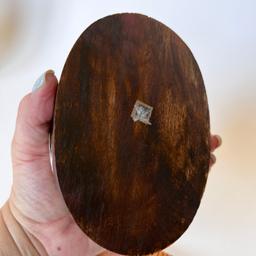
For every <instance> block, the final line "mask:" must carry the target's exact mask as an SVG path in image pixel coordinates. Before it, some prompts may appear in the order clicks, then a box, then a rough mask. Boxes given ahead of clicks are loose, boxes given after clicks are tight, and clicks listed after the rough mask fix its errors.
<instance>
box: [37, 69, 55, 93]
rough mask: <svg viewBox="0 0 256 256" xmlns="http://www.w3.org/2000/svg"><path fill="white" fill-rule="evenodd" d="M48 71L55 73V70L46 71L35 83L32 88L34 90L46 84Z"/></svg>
mask: <svg viewBox="0 0 256 256" xmlns="http://www.w3.org/2000/svg"><path fill="white" fill-rule="evenodd" d="M48 73H52V74H54V71H53V70H47V71H46V72H44V73H43V74H42V75H41V76H40V77H39V78H38V79H37V80H36V81H35V83H34V85H33V88H32V92H34V91H36V90H38V89H39V88H41V87H42V86H43V85H44V84H45V77H46V75H47V74H48Z"/></svg>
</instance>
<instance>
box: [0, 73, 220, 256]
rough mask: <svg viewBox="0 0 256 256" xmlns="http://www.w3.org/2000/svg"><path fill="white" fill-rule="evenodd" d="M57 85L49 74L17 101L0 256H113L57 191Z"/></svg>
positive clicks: (214, 139) (0, 218)
mask: <svg viewBox="0 0 256 256" xmlns="http://www.w3.org/2000/svg"><path fill="white" fill-rule="evenodd" d="M57 84H58V81H57V78H56V77H55V75H54V74H53V73H50V72H48V73H46V76H45V82H44V84H43V86H41V87H40V88H39V89H37V90H36V91H34V92H33V93H32V92H31V93H29V94H27V95H26V96H25V97H24V98H23V99H22V100H21V102H20V105H19V109H18V115H17V120H16V128H15V133H14V136H13V140H12V151H11V154H12V167H13V185H12V189H11V194H10V197H9V199H8V200H7V202H6V203H5V204H4V206H3V207H2V208H1V212H0V213H1V214H0V255H4V256H6V255H8V256H16V255H17V256H19V255H22V256H23V255H26V256H27V255H33V256H36V255H42V256H44V255H51V256H72V255H76V256H82V255H83V256H84V255H88V256H94V255H108V256H111V255H117V254H114V253H112V252H108V251H106V250H105V249H103V248H102V247H100V246H98V245H97V244H95V243H94V242H93V241H92V240H90V239H89V237H88V236H86V235H85V234H84V233H83V232H82V230H81V229H80V228H79V227H78V225H77V224H76V223H75V221H74V219H73V218H72V216H71V214H70V212H69V210H68V208H67V206H66V205H65V202H64V200H63V197H62V194H61V192H60V190H59V189H58V182H57V178H56V175H54V172H53V171H52V167H51V163H50V157H49V153H50V152H49V131H50V122H51V120H52V118H53V108H54V99H55V95H56V88H57ZM210 144H211V151H212V154H211V161H210V163H209V165H210V167H211V166H212V165H213V164H214V163H215V162H216V158H215V156H214V155H213V151H214V150H215V149H216V148H217V147H219V146H220V145H221V139H220V137H219V136H217V135H212V136H211V137H210Z"/></svg>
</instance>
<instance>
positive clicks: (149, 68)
mask: <svg viewBox="0 0 256 256" xmlns="http://www.w3.org/2000/svg"><path fill="white" fill-rule="evenodd" d="M136 100H139V101H142V102H143V103H145V104H147V105H150V106H152V107H153V110H152V115H151V118H150V122H151V125H150V124H146V123H143V122H140V121H136V122H134V120H133V119H132V118H131V112H132V110H133V107H134V104H135V102H136ZM209 135H210V134H209V113H208V104H207V97H206V92H205V88H204V83H203V79H202V76H201V73H200V70H199V67H198V65H197V63H196V61H195V59H194V57H193V55H192V53H191V51H190V50H189V48H188V47H187V46H186V45H185V43H184V42H183V41H182V40H181V39H180V38H179V37H178V36H177V35H176V34H175V33H174V32H173V31H172V30H171V29H169V28H168V27H166V26H165V25H163V24H162V23H160V22H158V21H156V20H154V19H152V18H149V17H146V16H143V15H139V14H117V15H112V16H108V17H106V18H103V19H101V20H98V21H97V22H95V23H93V24H92V25H91V26H90V27H89V28H87V29H86V30H85V31H84V32H83V33H82V35H81V36H80V37H79V39H78V40H77V42H76V44H75V45H74V47H73V49H72V50H71V52H70V54H69V56H68V59H67V61H66V64H65V66H64V69H63V72H62V75H61V79H60V84H59V87H58V91H57V98H56V105H55V115H54V128H53V138H52V146H53V148H54V152H55V153H54V156H55V159H54V162H55V166H56V167H55V168H56V170H57V174H58V178H59V183H60V188H61V191H62V192H63V195H64V199H65V201H66V203H67V205H68V207H69V209H70V211H71V213H72V215H73V216H74V218H75V220H76V221H77V223H78V225H79V226H80V227H81V229H82V230H83V231H84V232H85V233H86V234H87V235H88V236H89V237H90V238H92V239H93V240H94V241H96V242H97V243H98V244H99V245H101V246H103V247H105V248H107V249H109V250H111V251H114V252H117V253H120V254H128V255H144V254H150V253H154V252H157V251H160V250H161V249H163V248H165V247H167V246H168V245H170V244H172V243H173V242H174V241H176V240H177V239H178V238H179V237H180V236H181V235H182V234H183V233H184V232H185V230H186V229H187V228H188V226H189V224H190V223H191V221H192V219H193V217H194V215H195V213H196V211H197V209H198V207H199V204H200V201H201V197H202V194H203V191H204V188H205V184H206V180H207V174H208V166H209V159H210V150H209Z"/></svg>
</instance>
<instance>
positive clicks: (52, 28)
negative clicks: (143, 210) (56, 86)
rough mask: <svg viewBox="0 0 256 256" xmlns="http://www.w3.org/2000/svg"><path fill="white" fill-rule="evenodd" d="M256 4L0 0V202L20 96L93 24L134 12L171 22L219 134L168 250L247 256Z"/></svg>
mask: <svg viewBox="0 0 256 256" xmlns="http://www.w3.org/2000/svg"><path fill="white" fill-rule="evenodd" d="M255 11H256V2H255V1H253V0H251V1H250V0H244V1H237V0H233V1H231V0H226V1H221V0H216V1H210V0H208V1H203V0H195V1H189V0H187V1H185V0H183V1H182V0H180V1H173V0H170V1H167V0H166V1H164V0H158V1H153V0H147V1H146V0H144V1H143V0H137V1H135V0H130V1H117V0H116V1H114V0H109V1H99V0H95V1H82V0H76V1H73V2H72V3H71V1H61V0H44V1H33V0H23V1H22V0H0V117H1V121H0V142H1V143H0V155H1V161H0V175H1V176H0V177H1V178H0V204H3V203H4V201H5V200H6V199H7V198H8V195H9V192H10V187H11V180H12V177H11V158H10V144H11V139H12V135H13V132H14V127H15V118H16V112H17V107H18V103H19V101H20V99H21V98H22V97H23V95H25V94H26V93H28V92H29V91H30V90H31V88H32V85H33V82H34V80H35V79H36V78H37V77H38V76H39V75H40V74H41V73H42V72H43V71H45V70H46V69H48V68H52V69H54V70H55V71H56V74H57V76H58V77H59V76H60V74H61V70H62V67H63V65H64V63H65V60H66V57H67V55H68V53H69V51H70V49H71V47H72V46H73V44H74V43H75V41H76V39H77V38H78V37H79V35H80V34H81V33H82V32H83V30H84V29H86V28H87V27H88V26H89V25H90V24H91V23H92V22H94V21H96V20H97V19H99V18H102V17H104V16H107V15H109V14H113V13H119V12H139V13H143V14H146V15H149V16H151V17H153V18H155V19H158V20H160V21H162V22H163V23H164V24H166V25H167V26H169V27H171V28H172V29H173V30H174V31H176V32H177V33H178V35H179V36H181V38H182V39H183V40H184V41H185V42H186V43H187V45H188V46H189V47H190V48H191V50H192V52H193V53H194V56H195V58H196V59H197V61H198V63H199V66H200V68H201V71H202V74H203V77H204V80H205V85H206V89H207V94H208V100H209V106H210V114H211V127H212V132H213V133H219V134H221V135H222V137H223V141H224V143H223V146H222V148H221V149H219V150H217V152H216V156H217V164H216V166H214V168H213V169H212V172H211V174H210V175H209V180H208V183H207V187H206V191H205V194H204V197H203V200H202V204H201V206H200V208H199V210H198V213H197V215H196V217H195V219H194V221H193V223H192V225H191V226H190V227H189V229H188V230H187V232H186V233H185V234H184V235H183V236H182V237H181V238H180V239H179V240H178V241H177V242H176V243H175V244H174V245H172V246H171V247H169V248H168V249H167V251H168V252H170V253H172V254H173V255H174V256H188V255H189V256H191V255H192V256H206V255H207V256H216V255H219V256H222V255H223V256H224V255H225V256H226V255H232V256H238V255H239V256H240V255H243V256H247V255H248V256H251V255H254V254H255V249H256V245H255V242H254V241H255V237H256V199H255V195H256V167H255V162H254V160H255V153H256V150H255V149H256V114H255V113H256V75H255V68H256V64H255V60H256V47H255V45H256V29H255V24H256V15H255ZM159 217H160V218H161V216H159Z"/></svg>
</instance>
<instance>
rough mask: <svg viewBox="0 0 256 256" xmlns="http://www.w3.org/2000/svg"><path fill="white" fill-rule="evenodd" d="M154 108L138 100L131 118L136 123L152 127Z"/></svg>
mask: <svg viewBox="0 0 256 256" xmlns="http://www.w3.org/2000/svg"><path fill="white" fill-rule="evenodd" d="M152 110H153V107H151V106H150V105H147V104H146V103H144V102H142V101H140V100H136V102H135V104H134V107H133V110H132V113H131V117H132V119H133V121H134V122H137V121H140V122H142V123H144V124H148V125H151V123H150V117H151V114H152Z"/></svg>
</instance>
